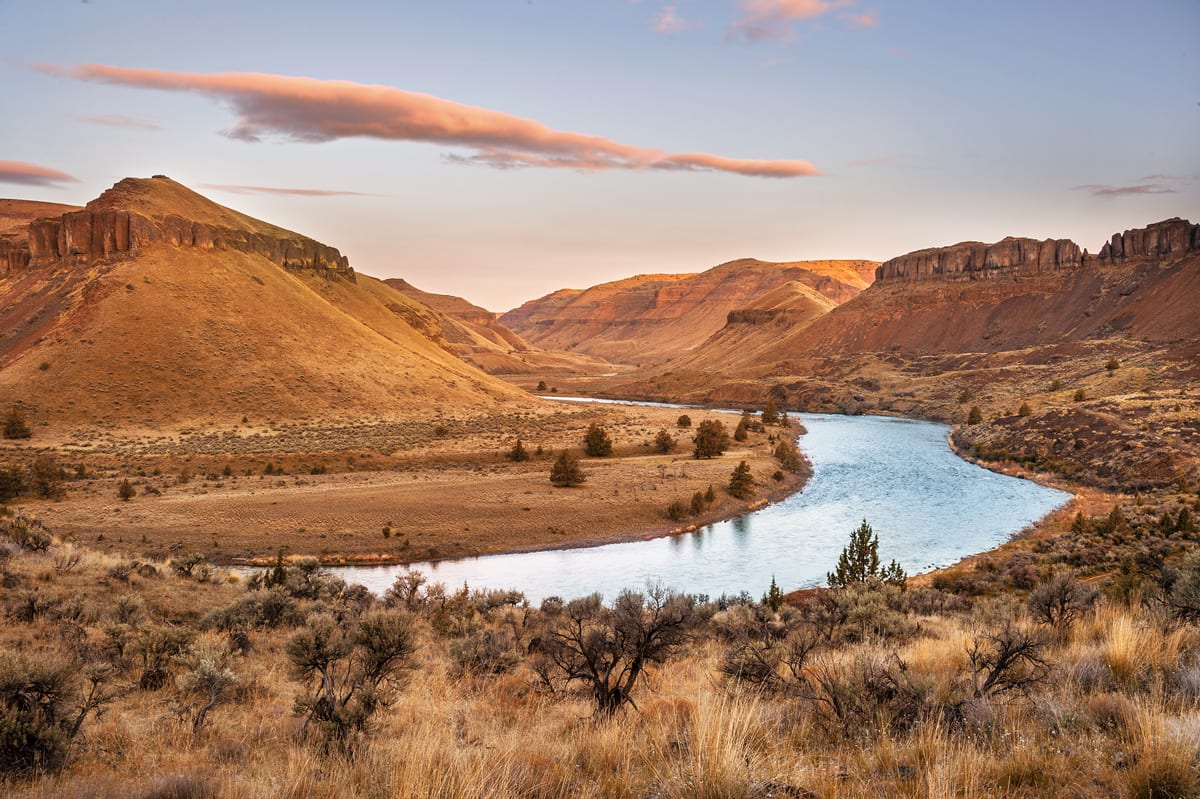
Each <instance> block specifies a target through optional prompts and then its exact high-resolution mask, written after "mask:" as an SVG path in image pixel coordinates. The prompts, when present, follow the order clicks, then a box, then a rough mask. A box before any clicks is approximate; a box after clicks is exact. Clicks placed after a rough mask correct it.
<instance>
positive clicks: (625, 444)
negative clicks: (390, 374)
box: [22, 403, 804, 564]
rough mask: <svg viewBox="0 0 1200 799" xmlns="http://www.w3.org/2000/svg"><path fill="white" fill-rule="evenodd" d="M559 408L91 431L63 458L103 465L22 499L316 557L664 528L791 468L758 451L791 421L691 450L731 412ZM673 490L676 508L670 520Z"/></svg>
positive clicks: (731, 507) (422, 554)
mask: <svg viewBox="0 0 1200 799" xmlns="http://www.w3.org/2000/svg"><path fill="white" fill-rule="evenodd" d="M561 405H562V407H564V408H565V410H563V411H562V412H561V413H558V414H554V415H550V414H546V415H536V414H527V415H523V416H520V417H511V418H493V419H487V420H480V419H475V420H473V421H472V420H469V419H462V420H450V419H445V420H444V423H442V424H438V425H434V424H430V425H428V427H429V428H430V430H429V431H428V432H427V435H426V436H424V437H422V436H421V435H418V434H414V433H413V432H412V430H411V429H410V428H411V426H401V427H402V428H405V430H406V431H407V435H409V436H410V438H409V439H407V443H403V444H401V443H399V440H398V439H397V438H396V437H395V435H396V434H397V431H396V430H394V429H393V428H392V427H391V426H388V425H381V426H379V427H378V428H370V426H364V427H366V428H368V429H366V430H365V431H364V430H358V431H356V435H355V436H350V435H342V436H338V435H333V434H332V433H331V432H330V431H328V430H322V429H320V428H316V427H313V428H311V429H310V428H307V427H304V426H289V427H288V428H287V429H286V430H281V431H280V432H279V435H265V434H264V435H262V436H261V437H255V436H247V435H244V433H245V431H242V432H243V435H238V436H222V435H215V434H214V435H201V436H196V437H190V438H184V439H180V438H164V439H161V440H150V439H145V440H142V441H139V442H138V443H137V444H136V445H131V444H130V443H129V442H128V441H126V442H125V443H121V442H120V441H115V440H113V439H107V438H106V439H104V440H103V441H101V442H100V443H99V444H98V445H97V446H88V447H85V448H83V447H81V448H71V447H59V452H60V455H59V460H60V462H61V463H62V464H63V465H64V466H67V467H68V468H69V469H70V468H75V466H76V465H77V464H79V463H82V464H84V465H85V472H87V473H94V474H102V475H103V476H101V477H93V478H91V479H83V480H75V481H70V482H68V483H67V486H68V490H67V495H66V498H65V499H63V500H61V501H58V502H40V503H39V502H34V503H27V504H24V505H23V506H22V507H23V508H25V510H27V511H28V512H31V513H34V514H36V515H37V516H38V517H39V518H40V520H41V521H42V522H43V523H44V524H45V525H46V526H47V527H48V528H49V529H51V530H53V531H54V532H55V533H56V534H58V535H60V536H63V537H70V538H74V539H77V540H79V541H81V542H86V543H87V544H88V545H89V546H91V547H94V548H96V549H99V550H102V551H123V550H127V549H129V548H136V549H137V550H138V551H140V552H143V553H149V554H157V555H159V556H162V557H165V556H166V555H167V554H168V553H179V552H186V553H200V554H202V555H203V556H204V557H205V558H206V559H208V560H211V561H213V562H219V563H231V562H250V561H258V562H265V561H267V560H269V559H271V558H273V557H274V556H275V554H276V553H277V552H278V551H279V550H280V549H281V548H283V549H284V550H285V551H286V552H287V553H288V554H289V555H315V556H318V557H320V558H321V559H322V561H323V562H325V563H331V564H332V563H344V562H359V563H375V562H379V563H403V562H410V561H421V560H428V559H438V558H446V557H465V556H471V555H480V554H488V553H496V552H512V551H521V550H534V549H549V548H557V547H566V546H577V545H583V544H596V543H607V542H612V541H618V540H631V539H635V538H639V537H651V536H655V535H664V534H668V533H671V532H678V531H681V530H683V529H687V528H690V527H691V526H692V525H702V524H708V523H712V522H714V521H717V520H719V519H724V518H729V517H732V516H734V515H737V514H739V513H742V512H744V511H745V510H746V509H747V508H749V507H755V506H758V505H760V504H762V503H764V502H765V501H768V500H770V499H777V498H780V497H782V496H784V495H786V494H788V493H791V492H793V491H795V490H797V489H798V488H799V487H800V486H801V485H802V483H803V480H804V474H803V473H792V472H789V471H787V470H786V469H784V470H781V468H780V466H781V465H780V463H779V462H778V461H777V460H776V458H775V457H774V455H773V454H772V453H773V448H774V447H775V445H776V438H777V437H778V436H787V437H789V438H791V437H794V436H795V432H796V431H795V428H792V429H791V431H790V432H786V433H785V432H784V429H783V428H780V427H769V428H766V430H764V431H760V432H752V433H750V436H749V438H748V439H747V440H746V441H744V442H731V446H730V448H729V449H728V450H727V451H726V452H725V454H724V455H722V456H720V457H716V458H712V459H701V460H696V459H694V458H693V457H692V436H693V434H694V432H695V430H696V428H697V427H698V426H699V425H700V423H701V422H702V421H704V420H705V419H710V418H711V419H718V420H721V421H723V423H724V424H725V425H726V427H727V428H728V431H729V432H730V433H731V434H732V433H733V428H734V426H735V425H736V423H737V419H738V417H737V416H732V415H730V414H720V413H711V412H702V411H695V410H692V411H688V413H689V414H690V416H691V418H692V426H691V427H690V428H679V427H677V426H676V422H677V421H678V419H679V416H680V415H681V413H682V412H681V411H679V410H670V409H656V408H635V407H621V408H615V407H611V406H610V407H598V406H587V407H581V406H578V405H568V404H566V403H562V404H561ZM593 421H595V422H598V423H600V424H602V425H603V426H604V427H605V428H606V430H607V431H608V433H609V435H610V436H611V438H612V439H613V442H614V447H615V449H614V453H613V455H611V456H608V457H602V458H589V457H584V458H583V459H582V468H583V470H584V472H585V473H586V475H587V480H586V482H585V483H584V484H583V485H581V486H577V487H573V488H555V487H553V486H551V484H550V480H549V472H550V466H551V464H552V463H553V461H554V457H555V453H557V452H558V451H560V450H562V449H563V448H571V449H575V450H581V449H582V444H583V436H584V432H585V430H586V428H587V426H588V424H589V423H591V422H593ZM661 430H666V431H668V433H669V434H670V435H671V436H673V437H674V438H675V439H676V440H677V445H676V448H675V450H674V451H673V452H671V453H668V454H660V453H658V451H657V450H656V449H655V447H654V441H655V438H656V435H657V434H658V432H659V431H661ZM372 433H374V434H375V435H372ZM518 435H520V436H521V437H522V443H523V445H524V446H525V447H526V448H527V449H528V451H529V452H530V454H531V455H533V459H532V460H530V461H528V462H522V463H514V462H512V461H510V460H509V459H508V458H507V457H506V453H507V452H508V451H509V450H511V449H512V447H513V445H514V443H515V441H516V439H517V436H518ZM250 442H256V443H254V444H253V445H252V444H251V443H250ZM33 443H34V444H36V439H35V440H34V442H33ZM256 448H257V451H256ZM326 448H331V449H330V450H329V451H326ZM539 448H541V450H542V451H541V453H540V454H536V453H538V449H539ZM742 460H746V461H747V462H748V463H749V464H750V467H751V471H752V473H753V475H754V479H755V482H756V483H757V486H756V488H755V491H754V492H753V494H752V495H751V496H750V497H747V498H744V499H738V498H735V497H732V496H730V495H729V494H728V492H727V491H726V490H725V487H726V486H727V485H728V483H729V479H730V474H731V472H732V470H733V468H734V467H735V466H736V465H737V464H738V463H739V462H740V461H742ZM314 471H317V472H321V473H320V474H313V473H312V472H314ZM264 472H265V473H264ZM280 472H282V474H281V473H280ZM139 473H140V475H141V476H139ZM188 473H190V474H191V475H192V477H191V478H190V479H188V480H187V481H186V482H184V480H183V479H181V474H182V475H184V476H185V477H186V475H187V474H188ZM777 473H778V474H777ZM126 477H130V478H132V483H133V486H134V489H135V490H136V492H137V496H136V497H135V498H133V499H132V500H131V501H128V502H124V501H121V500H120V499H119V498H118V486H119V484H120V483H121V481H122V480H123V479H125V478H126ZM709 486H712V487H713V488H714V495H715V498H716V501H715V502H713V503H711V504H707V505H706V507H705V508H704V509H703V510H702V511H700V512H699V513H693V512H692V511H691V509H690V501H691V499H692V497H693V495H694V494H695V493H696V492H697V491H699V492H707V490H708V488H709ZM673 502H679V503H682V504H683V505H684V506H685V507H687V508H688V512H687V513H686V514H684V515H682V516H679V515H678V514H676V518H669V516H668V514H667V510H668V506H669V505H671V503H673Z"/></svg>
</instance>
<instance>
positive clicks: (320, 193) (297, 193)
mask: <svg viewBox="0 0 1200 799" xmlns="http://www.w3.org/2000/svg"><path fill="white" fill-rule="evenodd" d="M196 186H197V187H199V188H202V189H214V190H216V191H226V192H229V193H230V194H278V195H288V196H292V197H376V196H378V195H375V194H369V193H367V192H362V191H339V190H337V189H293V188H286V187H281V186H241V185H236V184H231V183H197V184H196Z"/></svg>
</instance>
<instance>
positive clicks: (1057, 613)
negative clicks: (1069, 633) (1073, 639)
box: [1026, 572, 1099, 630]
mask: <svg viewBox="0 0 1200 799" xmlns="http://www.w3.org/2000/svg"><path fill="white" fill-rule="evenodd" d="M1097 596H1099V592H1098V591H1097V590H1096V589H1095V588H1093V587H1092V586H1090V585H1088V584H1086V583H1082V582H1080V581H1079V580H1078V579H1076V577H1075V575H1073V574H1071V573H1070V572H1057V573H1055V574H1054V575H1052V576H1051V577H1050V578H1049V579H1046V580H1043V581H1042V582H1041V583H1039V584H1038V585H1037V586H1036V587H1035V588H1034V589H1033V591H1031V592H1030V594H1029V600H1028V602H1027V603H1026V604H1027V606H1028V608H1029V613H1030V615H1032V616H1033V618H1034V620H1036V621H1039V622H1041V623H1042V624H1048V625H1050V626H1051V627H1056V628H1058V629H1060V630H1064V629H1066V628H1067V627H1070V626H1071V624H1072V622H1074V621H1075V619H1077V618H1078V617H1079V616H1081V615H1082V614H1084V613H1086V612H1087V611H1089V610H1091V608H1092V606H1093V605H1094V604H1095V603H1096V597H1097Z"/></svg>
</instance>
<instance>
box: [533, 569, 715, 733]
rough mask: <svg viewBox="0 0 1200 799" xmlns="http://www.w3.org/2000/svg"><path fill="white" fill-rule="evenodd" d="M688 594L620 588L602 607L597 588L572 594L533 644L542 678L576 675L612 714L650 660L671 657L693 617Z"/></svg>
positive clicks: (694, 620)
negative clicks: (589, 592) (578, 595)
mask: <svg viewBox="0 0 1200 799" xmlns="http://www.w3.org/2000/svg"><path fill="white" fill-rule="evenodd" d="M699 618H700V617H699V614H698V613H697V611H696V607H695V604H694V602H693V601H692V599H691V598H690V597H686V596H683V595H681V594H675V593H671V592H669V591H666V590H664V589H658V588H655V589H651V590H650V591H649V592H648V593H647V594H646V595H643V594H639V593H634V592H630V591H624V592H622V593H621V594H620V595H619V596H618V597H617V599H616V601H615V602H614V603H613V605H612V607H606V606H605V605H604V604H603V603H602V602H601V601H600V595H599V594H592V595H591V596H588V597H582V598H580V599H573V600H571V601H570V602H568V603H567V604H566V605H565V606H564V607H563V608H562V610H561V611H560V612H559V613H557V614H555V615H554V616H552V617H551V618H550V619H549V620H548V623H547V626H546V629H545V631H544V632H543V634H542V635H541V636H540V640H539V642H538V645H537V647H536V651H537V653H538V656H539V660H538V663H537V664H536V668H537V670H538V671H539V673H540V674H541V675H542V677H543V679H544V680H546V681H553V680H555V679H557V680H561V681H563V682H565V683H570V682H574V681H581V682H583V683H585V684H586V685H587V687H588V688H589V689H590V690H591V694H592V699H593V700H594V701H595V703H596V711H597V713H601V714H604V715H612V714H614V713H616V712H617V710H619V709H620V708H622V707H623V706H624V705H625V703H626V702H629V701H631V695H632V693H633V690H634V688H635V687H636V686H637V683H638V680H639V679H640V678H641V676H642V672H643V670H644V668H645V667H646V666H647V665H648V664H651V663H662V662H665V661H666V660H668V659H669V658H671V657H672V656H673V655H674V654H675V653H676V652H677V651H678V650H679V648H680V647H681V646H682V645H683V643H684V642H685V641H686V640H687V639H688V637H689V636H690V634H691V632H692V629H693V628H694V626H695V624H696V623H698V621H699Z"/></svg>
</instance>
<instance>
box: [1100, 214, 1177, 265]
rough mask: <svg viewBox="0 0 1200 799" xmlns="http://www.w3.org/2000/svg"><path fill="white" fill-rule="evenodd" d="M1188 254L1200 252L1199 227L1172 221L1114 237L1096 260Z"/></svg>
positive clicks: (1175, 220)
mask: <svg viewBox="0 0 1200 799" xmlns="http://www.w3.org/2000/svg"><path fill="white" fill-rule="evenodd" d="M1189 252H1200V225H1197V224H1193V223H1191V222H1189V221H1187V220H1186V219H1180V218H1179V217H1173V218H1171V219H1165V220H1163V221H1162V222H1155V223H1154V224H1152V225H1147V226H1146V227H1144V228H1135V229H1134V230H1126V231H1125V232H1124V233H1114V234H1113V237H1112V240H1111V241H1108V242H1107V243H1105V245H1104V246H1103V247H1102V248H1100V254H1099V257H1100V258H1101V259H1102V260H1113V261H1120V260H1124V259H1127V258H1145V257H1149V258H1155V257H1163V256H1169V255H1184V254H1186V253H1189Z"/></svg>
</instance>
